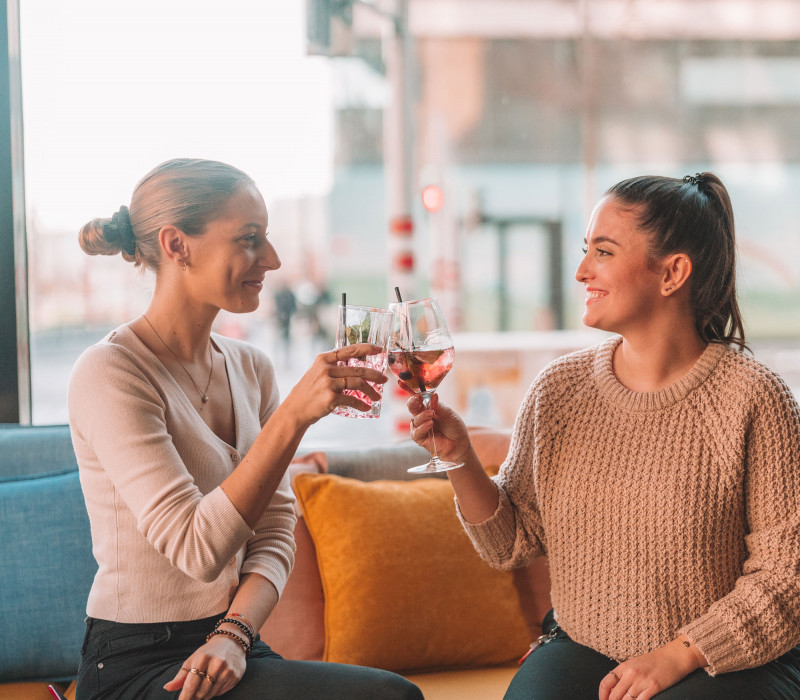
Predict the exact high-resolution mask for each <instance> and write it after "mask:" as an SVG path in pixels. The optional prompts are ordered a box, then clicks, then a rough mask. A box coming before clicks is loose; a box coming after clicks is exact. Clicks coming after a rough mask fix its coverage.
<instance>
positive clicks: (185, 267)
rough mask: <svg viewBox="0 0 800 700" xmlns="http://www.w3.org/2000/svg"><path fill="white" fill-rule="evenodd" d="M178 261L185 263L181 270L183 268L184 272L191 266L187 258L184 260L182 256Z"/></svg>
mask: <svg viewBox="0 0 800 700" xmlns="http://www.w3.org/2000/svg"><path fill="white" fill-rule="evenodd" d="M178 262H179V263H181V264H182V265H183V267H181V270H183V271H184V272H186V269H187V268H188V267H189V266H188V265H187V264H186V260H184V259H183V258H181V259H180V260H178Z"/></svg>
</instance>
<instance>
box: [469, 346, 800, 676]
mask: <svg viewBox="0 0 800 700" xmlns="http://www.w3.org/2000/svg"><path fill="white" fill-rule="evenodd" d="M619 342H620V338H618V337H616V338H611V339H609V340H607V341H605V342H604V343H602V344H600V345H598V346H596V347H594V348H590V349H588V350H584V351H581V352H577V353H574V354H571V355H568V356H566V357H564V358H561V359H559V360H557V361H555V362H554V363H552V364H551V365H550V366H549V367H547V368H546V369H545V370H544V371H543V372H542V373H541V374H540V376H539V377H538V378H537V379H536V381H535V382H534V384H533V386H532V387H531V389H530V391H529V393H528V395H527V397H526V399H525V401H524V403H523V405H522V408H521V410H520V412H519V415H518V417H517V422H516V426H515V430H514V437H513V439H512V443H511V448H510V451H509V456H508V458H507V460H506V462H505V464H504V465H503V467H502V469H501V471H500V474H499V475H498V476H497V477H495V481H496V484H497V486H498V489H499V493H500V504H499V506H498V509H497V511H496V512H495V513H494V514H493V515H492V516H491V517H490V518H489V519H488V520H487V521H485V522H483V523H481V524H477V525H472V524H468V523H466V522H465V523H464V525H465V528H466V530H467V532H468V534H469V535H470V537H471V538H472V540H473V543H474V544H475V547H476V549H477V550H478V551H479V552H480V554H481V555H482V556H483V557H484V558H485V559H486V560H487V561H488V562H489V563H491V564H493V565H494V566H497V567H501V568H510V567H513V566H518V565H521V564H522V563H524V562H526V561H528V560H529V559H531V558H532V557H534V556H535V555H537V554H540V553H546V554H547V555H548V559H549V565H550V575H551V578H552V600H553V604H554V607H555V610H556V613H557V616H558V622H559V624H560V625H561V627H562V628H563V629H564V630H565V631H566V632H567V633H568V634H569V635H570V636H571V637H572V638H573V639H574V640H575V641H577V642H579V643H581V644H584V645H587V646H590V647H592V648H593V649H595V650H597V651H599V652H601V653H603V654H606V655H607V656H609V657H612V658H614V659H617V660H624V659H627V658H630V657H632V656H635V655H639V654H643V653H645V652H648V651H651V650H652V649H655V648H656V647H659V646H661V645H663V644H665V643H666V642H669V641H670V640H672V639H674V638H675V637H676V636H677V635H678V634H679V633H681V632H685V633H686V634H687V635H688V636H689V638H690V639H692V640H693V641H694V642H695V643H696V644H697V646H698V648H699V649H700V650H701V651H702V652H703V654H705V656H706V658H707V659H708V661H709V662H710V666H709V668H708V671H709V673H712V674H715V673H722V672H725V671H734V670H737V669H744V668H749V667H754V666H758V665H761V664H764V663H766V662H768V661H770V660H772V659H774V658H776V657H778V656H780V655H781V654H782V653H784V652H786V651H787V650H789V649H790V648H791V647H793V646H795V645H796V644H798V643H800V530H799V529H798V526H799V525H800V411H799V410H798V405H797V402H796V401H795V399H794V397H793V396H792V394H791V393H790V391H789V389H788V388H787V387H786V385H785V384H784V383H783V381H782V380H781V379H780V378H779V377H778V376H777V375H776V374H775V373H773V372H772V371H770V370H769V369H768V368H766V367H765V366H764V365H762V364H760V363H759V362H757V361H755V360H754V359H752V358H750V357H748V356H747V355H745V354H744V353H740V352H737V351H734V350H732V349H729V348H727V347H725V346H723V345H720V344H711V345H709V346H708V348H707V349H706V350H705V352H704V353H703V355H702V356H701V357H700V359H699V360H698V362H697V363H696V364H695V366H694V367H693V368H692V369H691V371H690V372H689V373H688V374H687V375H686V376H684V377H683V378H682V379H681V380H680V381H679V382H677V383H675V384H674V385H672V386H670V387H668V388H667V389H664V390H662V391H658V392H654V393H634V392H631V391H629V390H628V389H626V388H625V387H624V386H622V385H621V384H620V383H619V382H618V381H617V379H616V377H615V376H614V373H613V370H612V356H613V352H614V350H615V348H616V347H617V345H618V343H619ZM462 521H463V517H462Z"/></svg>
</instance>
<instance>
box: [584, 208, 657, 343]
mask: <svg viewBox="0 0 800 700" xmlns="http://www.w3.org/2000/svg"><path fill="white" fill-rule="evenodd" d="M585 243H586V247H585V248H584V252H585V254H584V257H583V260H582V261H581V264H580V265H579V266H578V270H577V272H576V273H575V278H576V279H577V280H578V281H579V282H581V283H583V284H584V285H585V287H586V298H585V302H584V303H585V305H584V311H583V322H584V323H585V324H586V325H587V326H590V327H591V328H599V329H601V330H604V331H610V332H612V333H619V334H621V335H623V336H624V335H626V334H629V333H630V332H631V331H635V330H639V329H644V328H646V326H647V324H648V322H650V321H652V319H653V314H654V311H655V310H656V308H658V303H659V302H660V301H661V300H662V299H663V297H662V295H661V288H662V276H661V270H660V267H659V266H658V265H649V264H648V254H647V248H648V238H647V234H645V233H643V232H642V231H641V230H639V228H638V226H637V223H636V211H631V210H630V209H627V208H622V207H620V206H619V204H618V203H617V202H616V201H615V200H614V199H613V198H610V197H604V198H603V199H601V200H600V201H599V202H598V204H597V206H596V207H595V209H594V211H593V212H592V218H591V220H590V221H589V228H588V230H587V232H586V238H585Z"/></svg>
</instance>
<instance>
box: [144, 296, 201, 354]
mask: <svg viewBox="0 0 800 700" xmlns="http://www.w3.org/2000/svg"><path fill="white" fill-rule="evenodd" d="M142 316H143V317H142V318H140V319H137V320H136V321H134V322H133V324H132V325H134V330H136V331H137V335H139V336H140V337H141V334H139V333H138V330H139V328H140V327H141V326H144V327H145V334H146V335H147V332H148V331H149V335H150V336H152V335H155V336H156V341H157V345H158V344H159V343H160V344H163V345H166V346H167V347H168V349H169V352H170V353H171V354H172V355H173V356H174V357H175V358H176V359H177V360H178V361H179V362H185V363H199V364H203V363H207V362H208V344H209V342H210V338H211V325H212V324H213V322H214V318H215V317H216V313H213V314H212V313H208V312H206V313H199V312H198V311H197V310H196V309H194V308H193V307H192V306H191V305H190V304H177V303H175V302H174V301H170V302H169V303H168V304H165V303H162V302H161V301H160V300H159V298H158V297H157V296H154V297H153V299H152V300H151V302H150V305H149V306H148V307H147V310H146V311H145V312H144V313H143V314H142Z"/></svg>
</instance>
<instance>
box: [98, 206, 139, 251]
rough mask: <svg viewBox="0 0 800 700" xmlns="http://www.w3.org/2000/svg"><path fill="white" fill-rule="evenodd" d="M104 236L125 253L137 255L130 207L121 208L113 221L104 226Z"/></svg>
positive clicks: (113, 217) (112, 218)
mask: <svg viewBox="0 0 800 700" xmlns="http://www.w3.org/2000/svg"><path fill="white" fill-rule="evenodd" d="M103 236H104V237H105V239H106V240H107V241H108V242H109V243H113V244H115V245H117V246H119V249H120V250H121V251H122V252H123V253H127V254H128V255H135V254H136V237H135V236H134V235H133V226H131V215H130V212H129V211H128V207H126V206H121V207H120V208H119V211H117V212H115V213H114V215H113V216H112V217H111V220H110V221H109V222H108V223H107V224H106V225H105V226H103Z"/></svg>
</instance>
